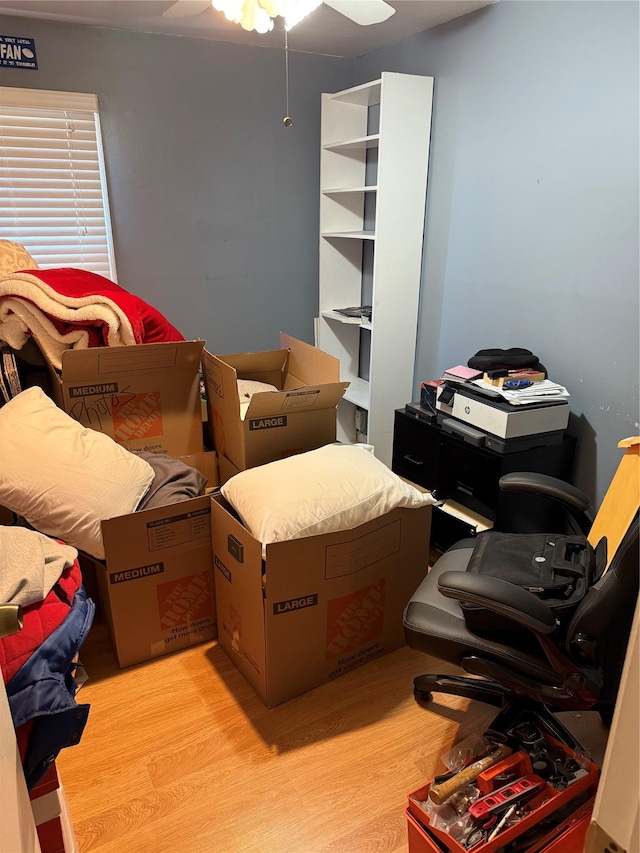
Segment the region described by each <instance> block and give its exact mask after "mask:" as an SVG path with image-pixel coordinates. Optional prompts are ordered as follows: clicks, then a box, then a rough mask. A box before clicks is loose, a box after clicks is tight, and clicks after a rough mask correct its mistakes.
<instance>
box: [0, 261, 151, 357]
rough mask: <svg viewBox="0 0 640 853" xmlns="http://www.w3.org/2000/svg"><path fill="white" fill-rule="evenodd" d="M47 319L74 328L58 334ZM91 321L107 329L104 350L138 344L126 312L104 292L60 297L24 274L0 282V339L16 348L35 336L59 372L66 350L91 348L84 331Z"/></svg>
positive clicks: (52, 290)
mask: <svg viewBox="0 0 640 853" xmlns="http://www.w3.org/2000/svg"><path fill="white" fill-rule="evenodd" d="M44 274H45V273H43V275H44ZM51 318H55V319H57V320H60V321H63V322H64V323H69V324H71V323H72V324H74V327H73V328H68V327H67V328H66V329H65V331H64V332H60V331H59V330H58V328H57V327H56V325H55V324H54V323H53V322H52V319H51ZM96 321H98V322H102V323H104V325H105V326H106V327H107V328H108V345H109V346H118V345H129V344H135V343H137V342H138V341H136V337H135V333H134V330H133V326H132V325H131V322H130V320H129V318H128V317H127V314H126V313H125V311H124V310H122V308H121V307H120V306H118V305H117V304H116V302H115V301H114V300H113V299H110V298H108V297H106V296H104V295H103V294H100V295H96V294H93V293H91V294H86V295H82V296H72V295H68V294H63V293H60V292H58V291H56V290H55V289H54V288H53V287H50V286H49V285H48V284H47V283H45V282H44V281H43V280H42V279H41V278H40V277H39V276H37V275H35V274H33V273H29V272H16V273H13V274H12V275H9V276H7V277H6V278H3V279H0V340H3V341H6V342H7V343H8V344H9V346H10V347H13V349H15V350H20V349H22V347H23V346H24V345H25V343H26V342H27V339H28V338H29V337H30V336H32V337H34V338H35V339H36V341H37V342H38V346H39V347H40V349H41V350H42V351H43V353H44V354H45V355H46V357H47V358H48V360H49V361H50V363H51V364H52V365H53V366H54V367H55V368H56V369H57V370H61V369H62V353H63V352H64V351H65V350H68V349H86V348H87V347H88V346H90V332H89V329H91V327H92V326H93V325H94V324H95V323H96ZM83 324H84V326H83Z"/></svg>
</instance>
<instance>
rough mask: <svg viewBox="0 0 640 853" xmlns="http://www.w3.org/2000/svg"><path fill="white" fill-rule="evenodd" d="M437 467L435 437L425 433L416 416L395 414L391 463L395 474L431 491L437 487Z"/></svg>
mask: <svg viewBox="0 0 640 853" xmlns="http://www.w3.org/2000/svg"><path fill="white" fill-rule="evenodd" d="M439 465H440V437H439V433H438V432H434V431H432V430H429V429H425V424H424V422H423V421H421V420H420V419H419V418H418V417H416V416H413V415H408V414H405V413H404V412H396V413H395V429H394V432H393V459H392V463H391V466H392V468H393V470H394V471H395V473H396V474H399V475H400V476H401V477H406V479H407V480H411V482H412V483H417V484H418V485H419V486H423V487H424V488H425V489H429V490H434V489H435V488H436V486H437V485H438V471H439Z"/></svg>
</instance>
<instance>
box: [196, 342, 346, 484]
mask: <svg viewBox="0 0 640 853" xmlns="http://www.w3.org/2000/svg"><path fill="white" fill-rule="evenodd" d="M280 346H281V349H279V350H269V351H266V352H243V353H236V354H234V355H212V354H211V353H209V352H207V350H204V352H203V354H202V369H203V375H204V382H205V387H206V392H207V407H208V424H209V431H210V437H211V440H212V442H213V444H214V446H215V449H216V452H217V453H218V455H219V456H226V457H227V458H228V459H229V460H230V461H231V462H232V463H233V464H234V465H235V466H236V467H237V468H238V469H239V470H241V471H242V470H244V469H245V468H253V467H254V466H256V465H264V464H265V463H266V462H273V461H274V460H276V459H282V458H284V457H286V456H292V455H293V454H294V453H301V452H303V451H306V450H315V449H316V448H317V447H322V446H323V445H325V444H331V442H333V441H335V440H336V415H337V412H336V410H337V406H338V403H339V402H340V400H341V399H342V396H343V394H344V392H345V390H346V388H347V387H348V386H349V383H348V382H340V381H339V379H340V364H339V361H338V359H337V358H334V357H333V356H330V355H328V354H327V353H325V352H322V350H319V349H317V348H316V347H314V346H311V345H310V344H306V343H304V342H303V341H298V340H296V339H295V338H291V337H289V336H288V335H284V334H282V333H281V334H280ZM238 379H254V380H256V381H258V382H268V383H269V384H271V385H275V387H276V388H278V389H280V390H278V391H268V392H264V393H260V394H254V396H253V397H252V398H251V402H250V403H249V407H248V409H247V412H246V415H245V418H244V420H242V419H241V417H240V398H239V396H238V384H237V382H238Z"/></svg>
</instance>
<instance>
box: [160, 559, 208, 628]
mask: <svg viewBox="0 0 640 853" xmlns="http://www.w3.org/2000/svg"><path fill="white" fill-rule="evenodd" d="M157 591H158V611H159V614H160V627H161V628H162V629H167V628H175V626H176V625H187V624H189V623H190V622H194V621H196V620H197V619H204V618H205V617H207V616H211V611H212V602H211V574H210V572H200V573H199V574H197V575H189V576H188V577H186V578H180V579H178V580H175V581H169V582H167V583H162V584H158V590H157Z"/></svg>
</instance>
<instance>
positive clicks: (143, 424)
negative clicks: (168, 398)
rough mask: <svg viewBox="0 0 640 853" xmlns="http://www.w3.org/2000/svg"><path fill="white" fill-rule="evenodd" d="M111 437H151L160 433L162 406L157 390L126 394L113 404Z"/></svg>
mask: <svg viewBox="0 0 640 853" xmlns="http://www.w3.org/2000/svg"><path fill="white" fill-rule="evenodd" d="M112 415H113V437H114V438H115V440H116V441H119V442H122V441H131V440H132V439H136V438H152V437H153V436H154V435H162V432H163V430H162V407H161V405H160V394H159V392H158V391H149V392H148V393H147V394H127V395H126V399H125V401H124V402H123V403H122V404H121V403H120V399H118V401H117V402H116V403H114V405H113V410H112Z"/></svg>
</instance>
